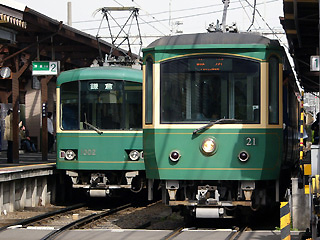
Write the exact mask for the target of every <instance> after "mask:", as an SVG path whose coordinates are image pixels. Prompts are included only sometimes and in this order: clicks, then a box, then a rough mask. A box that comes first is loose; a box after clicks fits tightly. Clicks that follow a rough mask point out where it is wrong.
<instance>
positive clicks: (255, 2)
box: [247, 0, 257, 32]
mask: <svg viewBox="0 0 320 240" xmlns="http://www.w3.org/2000/svg"><path fill="white" fill-rule="evenodd" d="M256 7H257V0H254V3H253V12H252V22H251V24H250V26H249V27H248V29H247V32H249V31H250V28H251V27H252V26H253V23H254V19H255V14H256Z"/></svg>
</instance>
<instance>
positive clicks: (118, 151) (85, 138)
mask: <svg viewBox="0 0 320 240" xmlns="http://www.w3.org/2000/svg"><path fill="white" fill-rule="evenodd" d="M57 149H58V154H57V155H58V156H57V168H58V169H68V170H144V168H145V166H144V161H143V160H142V159H139V160H137V161H130V160H129V158H128V154H127V152H126V151H125V150H133V149H136V150H141V151H142V149H143V147H142V132H139V133H123V132H121V131H114V133H103V134H101V135H99V134H98V133H80V132H75V133H57ZM61 149H76V150H77V151H78V156H77V160H74V161H67V160H65V159H64V158H60V152H59V151H60V150H61Z"/></svg>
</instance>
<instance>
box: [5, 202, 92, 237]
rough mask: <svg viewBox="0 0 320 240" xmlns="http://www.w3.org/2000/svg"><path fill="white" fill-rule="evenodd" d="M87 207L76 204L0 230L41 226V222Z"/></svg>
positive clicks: (20, 221) (82, 204) (83, 204)
mask: <svg viewBox="0 0 320 240" xmlns="http://www.w3.org/2000/svg"><path fill="white" fill-rule="evenodd" d="M85 206H86V204H85V203H79V204H75V205H72V206H69V207H66V208H63V209H59V210H56V211H50V212H47V213H44V214H40V215H37V216H34V217H31V218H27V219H23V220H19V221H17V222H15V223H11V224H8V225H6V226H4V227H1V228H0V232H2V231H5V230H6V229H8V228H14V227H27V226H30V225H31V224H38V225H41V222H42V221H44V220H45V219H48V218H51V217H53V216H55V215H59V214H66V213H68V212H72V211H75V210H79V209H82V208H85Z"/></svg>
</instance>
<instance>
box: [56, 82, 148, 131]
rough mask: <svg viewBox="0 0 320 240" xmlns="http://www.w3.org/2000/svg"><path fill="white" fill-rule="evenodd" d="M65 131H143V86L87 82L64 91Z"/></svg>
mask: <svg viewBox="0 0 320 240" xmlns="http://www.w3.org/2000/svg"><path fill="white" fill-rule="evenodd" d="M60 95H61V128H62V129H64V130H98V129H101V130H103V129H125V130H132V129H141V128H142V84H141V83H134V82H126V81H116V80H86V81H76V82H68V83H64V84H62V85H61V87H60Z"/></svg>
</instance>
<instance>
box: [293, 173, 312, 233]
mask: <svg viewBox="0 0 320 240" xmlns="http://www.w3.org/2000/svg"><path fill="white" fill-rule="evenodd" d="M291 181H292V195H291V199H292V201H291V202H292V227H293V228H296V229H299V230H305V229H306V228H309V227H310V211H309V209H310V203H309V200H308V199H309V196H308V195H306V194H305V193H304V189H299V188H298V178H292V179H291Z"/></svg>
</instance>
